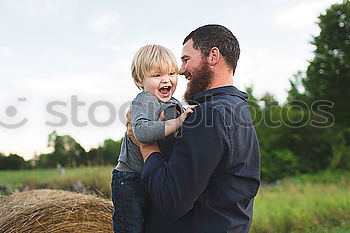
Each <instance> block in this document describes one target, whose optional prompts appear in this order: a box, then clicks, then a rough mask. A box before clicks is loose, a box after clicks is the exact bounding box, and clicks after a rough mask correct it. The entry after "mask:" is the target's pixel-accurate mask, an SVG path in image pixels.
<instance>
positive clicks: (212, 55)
mask: <svg viewBox="0 0 350 233" xmlns="http://www.w3.org/2000/svg"><path fill="white" fill-rule="evenodd" d="M220 56H221V53H220V50H219V49H218V48H217V47H213V48H211V49H210V51H209V56H208V63H209V65H212V66H213V65H216V64H217V63H218V62H219V60H220Z"/></svg>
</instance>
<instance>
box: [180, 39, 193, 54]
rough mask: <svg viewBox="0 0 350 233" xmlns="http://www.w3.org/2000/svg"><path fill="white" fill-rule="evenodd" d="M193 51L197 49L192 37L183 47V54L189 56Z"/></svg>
mask: <svg viewBox="0 0 350 233" xmlns="http://www.w3.org/2000/svg"><path fill="white" fill-rule="evenodd" d="M193 52H195V49H194V48H193V41H192V39H189V40H188V41H187V42H186V43H185V44H184V46H183V47H182V55H181V56H188V55H190V53H193Z"/></svg>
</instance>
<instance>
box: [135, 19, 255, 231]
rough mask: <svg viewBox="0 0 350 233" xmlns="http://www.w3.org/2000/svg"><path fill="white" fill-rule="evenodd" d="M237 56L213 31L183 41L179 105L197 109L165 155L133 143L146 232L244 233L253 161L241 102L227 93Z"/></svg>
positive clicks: (240, 95)
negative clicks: (146, 205) (139, 158)
mask: <svg viewBox="0 0 350 233" xmlns="http://www.w3.org/2000/svg"><path fill="white" fill-rule="evenodd" d="M239 54H240V49H239V44H238V41H237V39H236V37H235V36H234V35H233V34H232V32H231V31H230V30H228V29H227V28H225V27H223V26H220V25H205V26H202V27H199V28H197V29H196V30H194V31H193V32H191V33H190V34H189V35H188V36H187V37H186V38H185V40H184V42H183V50H182V57H181V60H182V66H181V69H180V74H182V75H184V76H185V77H186V79H188V80H189V83H188V86H187V90H186V93H185V95H184V98H185V100H186V101H187V102H188V103H190V104H197V105H198V106H197V107H196V108H195V109H194V110H193V113H192V114H190V115H189V116H188V118H187V119H186V121H185V123H184V125H183V130H182V136H181V137H179V138H177V139H176V140H177V141H176V144H175V146H174V148H173V151H172V154H171V155H165V154H162V153H161V152H160V150H159V148H158V146H157V144H147V145H146V144H141V143H139V142H137V141H135V143H136V144H137V145H139V147H140V151H141V153H142V155H143V158H144V161H145V164H144V170H143V173H142V183H143V184H144V186H145V188H146V190H147V191H148V193H149V195H150V197H151V199H152V206H151V208H150V212H149V213H147V214H146V220H145V232H146V233H165V232H166V233H224V232H225V233H226V232H230V233H236V232H237V233H238V232H239V233H245V232H248V231H249V228H250V226H251V222H252V216H253V200H254V197H255V196H256V194H257V191H258V188H259V185H260V155H259V143H258V139H257V135H256V132H255V129H254V126H253V122H252V119H251V115H250V112H249V108H248V105H247V99H248V95H247V94H246V93H244V92H241V91H239V90H238V89H237V88H236V87H234V86H233V74H234V72H235V69H236V66H237V61H238V58H239ZM129 132H130V131H129ZM130 136H132V133H131V132H130Z"/></svg>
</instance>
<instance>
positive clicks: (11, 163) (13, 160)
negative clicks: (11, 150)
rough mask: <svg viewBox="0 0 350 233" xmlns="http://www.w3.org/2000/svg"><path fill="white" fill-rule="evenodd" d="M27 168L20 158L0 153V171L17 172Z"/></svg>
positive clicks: (15, 155)
mask: <svg viewBox="0 0 350 233" xmlns="http://www.w3.org/2000/svg"><path fill="white" fill-rule="evenodd" d="M27 167H28V165H27V163H26V161H25V160H24V159H23V158H22V157H21V156H19V155H17V154H10V155H9V156H5V155H3V154H1V153H0V170H19V169H25V168H27Z"/></svg>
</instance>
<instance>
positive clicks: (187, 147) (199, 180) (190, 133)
mask: <svg viewBox="0 0 350 233" xmlns="http://www.w3.org/2000/svg"><path fill="white" fill-rule="evenodd" d="M221 130H224V124H223V120H222V118H221V116H220V115H218V113H215V112H214V111H204V110H203V109H202V108H200V107H197V108H195V109H194V112H193V113H192V114H190V115H189V117H188V118H187V119H186V121H185V123H184V129H183V135H182V137H181V138H179V139H177V142H176V144H175V146H174V150H173V154H172V155H171V157H170V159H169V161H168V162H166V158H165V156H164V155H162V154H161V153H159V152H154V153H152V154H151V155H150V156H149V157H148V158H147V160H146V161H145V164H144V169H143V172H142V183H143V185H144V186H145V189H146V190H147V191H148V193H149V195H150V197H151V199H152V203H153V204H154V205H155V206H156V208H157V209H158V210H159V211H160V212H161V213H162V214H163V215H164V216H166V217H167V218H169V219H171V220H177V219H178V218H180V217H182V216H183V215H185V214H186V212H188V211H189V210H191V209H192V207H193V205H194V203H195V201H196V200H197V199H198V197H199V196H200V194H201V193H202V192H203V191H204V189H205V188H206V187H207V184H208V182H209V178H210V176H211V175H212V173H213V171H214V170H215V168H216V167H217V166H218V164H219V162H220V160H221V158H222V155H223V151H224V142H223V139H222V138H224V137H225V135H222V134H224V132H220V131H221Z"/></svg>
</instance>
